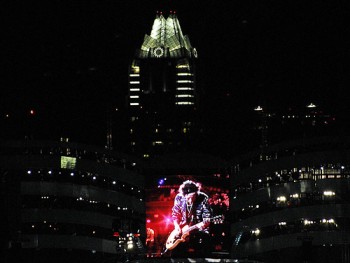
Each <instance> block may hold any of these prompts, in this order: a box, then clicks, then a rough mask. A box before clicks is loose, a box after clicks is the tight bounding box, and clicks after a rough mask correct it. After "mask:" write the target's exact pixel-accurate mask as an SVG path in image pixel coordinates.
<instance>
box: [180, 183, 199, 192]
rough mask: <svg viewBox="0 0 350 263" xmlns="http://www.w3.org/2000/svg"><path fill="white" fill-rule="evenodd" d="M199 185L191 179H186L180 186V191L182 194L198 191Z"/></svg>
mask: <svg viewBox="0 0 350 263" xmlns="http://www.w3.org/2000/svg"><path fill="white" fill-rule="evenodd" d="M198 190H199V185H198V184H197V183H195V182H193V181H191V180H187V181H184V182H183V183H182V184H181V185H180V187H179V192H180V193H181V194H182V195H185V194H190V193H195V192H198Z"/></svg>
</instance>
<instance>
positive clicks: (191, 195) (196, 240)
mask: <svg viewBox="0 0 350 263" xmlns="http://www.w3.org/2000/svg"><path fill="white" fill-rule="evenodd" d="M208 199H209V197H208V195H207V194H205V193H203V192H201V191H200V184H198V183H196V182H194V181H191V180H187V181H184V182H183V183H182V185H181V186H180V187H179V193H178V194H177V195H176V197H175V199H174V206H173V208H172V219H173V223H174V230H173V231H172V233H171V234H170V236H169V238H168V240H167V244H166V248H167V250H170V253H171V256H172V257H187V256H188V257H193V256H197V257H205V254H206V253H208V252H209V251H210V249H209V237H210V236H209V225H210V220H209V219H210V218H211V216H212V211H211V208H210V206H209V204H208Z"/></svg>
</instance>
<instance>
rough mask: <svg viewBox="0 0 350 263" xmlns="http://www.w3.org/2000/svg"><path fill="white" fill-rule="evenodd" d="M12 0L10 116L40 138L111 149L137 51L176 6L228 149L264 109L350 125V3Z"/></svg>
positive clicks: (205, 104) (7, 63) (6, 99)
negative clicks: (108, 136)
mask: <svg viewBox="0 0 350 263" xmlns="http://www.w3.org/2000/svg"><path fill="white" fill-rule="evenodd" d="M7 2H8V3H7V4H5V5H4V6H3V7H2V13H3V14H4V15H2V27H3V28H5V30H4V32H3V34H2V36H1V39H2V40H1V46H2V48H1V57H2V58H1V64H2V77H1V80H0V81H1V83H0V86H1V89H0V95H1V97H0V100H1V101H0V112H1V115H2V116H1V118H2V119H4V118H5V115H6V114H9V116H10V117H11V118H12V119H13V120H16V121H18V122H23V123H24V124H23V125H24V126H25V125H27V124H26V120H25V119H26V118H27V117H28V112H29V110H30V109H34V110H35V112H36V115H35V118H36V121H37V122H39V123H41V124H40V125H39V126H40V127H41V128H37V129H38V130H37V131H35V134H36V137H37V138H38V139H39V138H51V137H53V139H57V138H59V136H62V135H63V136H68V137H71V138H72V140H73V141H77V142H91V143H93V144H100V145H104V143H105V132H106V111H107V109H109V108H116V107H117V108H119V109H120V110H122V109H123V108H124V107H125V96H126V94H127V73H128V65H129V63H130V61H131V59H132V57H133V55H134V51H135V49H136V48H139V47H140V45H141V44H142V41H143V37H144V35H145V34H146V33H147V34H149V33H150V31H151V27H152V24H153V20H154V18H155V15H156V12H157V11H163V12H164V13H165V15H166V14H167V13H168V12H169V10H175V11H176V12H177V15H178V18H179V21H180V25H181V27H182V31H183V33H184V34H185V35H189V38H190V41H191V44H192V46H194V47H196V48H197V51H198V55H199V59H198V67H197V73H198V76H197V81H198V88H200V89H201V90H202V92H203V97H202V108H203V111H204V112H205V114H206V116H207V119H208V123H209V122H210V123H212V124H213V125H216V126H217V127H218V130H220V132H218V135H217V136H218V138H219V139H216V140H221V141H220V142H221V144H220V143H219V144H217V145H227V142H228V141H230V142H231V144H230V145H229V146H228V147H234V144H235V142H236V141H242V140H241V139H239V138H244V139H246V140H249V139H248V138H247V134H249V133H247V132H246V131H247V130H249V128H250V122H249V119H247V118H249V116H250V114H251V113H252V111H253V108H254V107H255V106H257V105H265V107H267V108H268V109H269V110H271V111H278V110H283V109H286V108H288V107H305V105H307V104H308V103H310V102H313V103H315V104H317V105H320V107H322V108H324V109H325V110H326V111H330V112H332V113H334V114H337V115H338V116H341V118H343V119H344V120H348V118H347V117H346V116H347V113H348V112H350V111H349V106H348V104H349V102H348V101H349V96H348V95H346V89H348V88H349V71H348V67H347V65H349V61H350V48H349V47H350V43H349V40H348V37H349V36H350V24H349V17H350V12H349V8H348V7H347V6H346V3H347V1H336V0H332V1H281V0H271V1H267V0H259V1H248V0H241V1H234V0H211V1H209V0H204V1H197V0H192V1H190V0H188V1H175V0H173V1H165V0H162V1H160V0H139V1H135V0H113V1H112V0H100V1H88V0H85V1H54V0H53V1H46V2H44V1H37V2H36V1H30V2H31V3H24V2H27V1H22V2H23V3H22V2H21V1H18V2H17V1H7ZM4 26H5V27H4ZM225 140H226V141H225ZM243 141H244V140H243ZM218 147H221V146H218ZM241 147H242V145H241Z"/></svg>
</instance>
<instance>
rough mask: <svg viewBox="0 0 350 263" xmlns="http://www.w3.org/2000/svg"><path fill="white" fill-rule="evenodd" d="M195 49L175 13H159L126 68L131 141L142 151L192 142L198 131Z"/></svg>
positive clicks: (132, 146) (186, 146)
mask: <svg viewBox="0 0 350 263" xmlns="http://www.w3.org/2000/svg"><path fill="white" fill-rule="evenodd" d="M196 58H197V51H196V49H195V48H194V47H193V46H192V45H191V43H190V40H189V37H188V36H187V35H184V34H183V33H182V29H181V27H180V23H179V20H178V18H177V16H176V14H175V13H174V12H170V14H169V16H168V17H167V18H165V16H163V14H162V13H158V14H157V15H156V18H155V20H154V22H153V26H152V30H151V33H150V34H149V35H147V34H146V35H145V37H144V40H143V43H142V45H141V47H140V48H139V49H138V50H136V53H135V57H134V59H133V60H132V62H131V64H130V67H129V93H128V118H129V127H128V128H129V131H128V133H129V143H130V145H129V146H130V147H129V148H130V150H131V152H133V153H136V154H138V155H140V156H144V157H148V156H150V155H152V154H158V153H164V152H169V151H179V150H185V149H190V148H191V147H193V144H194V139H195V138H196V137H198V136H196V135H195V134H196V133H198V132H199V130H200V127H199V125H198V121H197V120H198V114H197V110H198V106H199V105H198V99H199V98H198V91H197V87H196V71H195V69H196V68H195V60H196Z"/></svg>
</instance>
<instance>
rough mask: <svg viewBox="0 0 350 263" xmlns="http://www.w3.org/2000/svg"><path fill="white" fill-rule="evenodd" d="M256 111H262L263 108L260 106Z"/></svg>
mask: <svg viewBox="0 0 350 263" xmlns="http://www.w3.org/2000/svg"><path fill="white" fill-rule="evenodd" d="M254 110H255V111H262V110H263V108H261V107H260V106H257V107H256V108H255V109H254Z"/></svg>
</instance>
